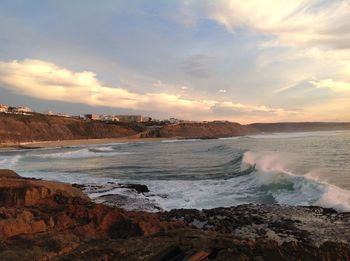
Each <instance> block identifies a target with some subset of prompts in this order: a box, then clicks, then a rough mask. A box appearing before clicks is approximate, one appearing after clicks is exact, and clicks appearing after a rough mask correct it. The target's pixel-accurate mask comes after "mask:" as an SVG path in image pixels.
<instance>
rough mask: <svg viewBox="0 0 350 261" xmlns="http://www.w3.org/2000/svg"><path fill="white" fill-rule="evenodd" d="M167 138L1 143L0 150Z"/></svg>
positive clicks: (148, 139) (147, 139)
mask: <svg viewBox="0 0 350 261" xmlns="http://www.w3.org/2000/svg"><path fill="white" fill-rule="evenodd" d="M162 140H167V138H134V137H133V138H128V137H126V138H104V139H75V140H53V141H31V142H19V143H18V142H7V143H0V150H11V149H36V148H38V149H40V148H62V147H72V146H82V145H103V144H113V143H127V142H133V143H137V142H152V141H162Z"/></svg>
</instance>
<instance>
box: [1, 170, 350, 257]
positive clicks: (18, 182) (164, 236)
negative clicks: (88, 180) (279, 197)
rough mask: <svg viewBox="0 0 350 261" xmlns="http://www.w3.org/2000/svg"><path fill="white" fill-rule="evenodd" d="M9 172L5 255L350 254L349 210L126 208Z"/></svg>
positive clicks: (4, 182)
mask: <svg viewBox="0 0 350 261" xmlns="http://www.w3.org/2000/svg"><path fill="white" fill-rule="evenodd" d="M3 173H5V174H4V176H2V177H1V178H0V200H1V206H0V260H50V259H55V260H126V261H128V260H155V261H156V260H179V261H200V260H349V259H350V244H349V242H350V230H349V226H350V213H338V212H336V211H334V210H332V209H324V208H321V207H291V206H279V205H241V206H237V207H229V208H216V209H208V210H201V211H200V210H191V209H178V210H172V211H170V212H160V213H147V212H136V211H126V210H124V209H121V208H115V207H110V206H107V205H102V204H95V203H92V202H91V201H90V200H88V199H87V197H86V196H85V195H84V194H83V193H82V192H81V191H80V190H79V189H78V188H74V187H72V186H71V185H69V184H64V183H59V182H49V181H43V180H35V179H25V178H21V177H19V176H18V175H15V173H12V172H6V171H5V172H3ZM6 173H7V174H6ZM135 194H136V192H135Z"/></svg>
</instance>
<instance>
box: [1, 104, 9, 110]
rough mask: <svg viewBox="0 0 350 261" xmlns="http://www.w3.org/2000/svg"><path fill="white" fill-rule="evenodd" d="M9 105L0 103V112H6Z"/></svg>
mask: <svg viewBox="0 0 350 261" xmlns="http://www.w3.org/2000/svg"><path fill="white" fill-rule="evenodd" d="M8 111H9V106H8V105H5V104H0V112H8Z"/></svg>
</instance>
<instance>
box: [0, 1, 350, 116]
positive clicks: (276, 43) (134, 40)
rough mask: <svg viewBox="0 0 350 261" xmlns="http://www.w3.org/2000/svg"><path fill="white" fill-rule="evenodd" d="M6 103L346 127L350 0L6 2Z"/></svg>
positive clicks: (0, 51)
mask: <svg viewBox="0 0 350 261" xmlns="http://www.w3.org/2000/svg"><path fill="white" fill-rule="evenodd" d="M0 103H6V104H14V105H28V106H31V107H33V108H34V109H35V110H37V111H46V110H53V111H57V112H67V113H71V114H79V113H89V112H96V113H133V114H136V113H137V114H138V113H142V114H145V115H150V116H152V117H154V118H168V117H178V118H182V119H193V120H214V119H218V120H223V119H225V120H231V121H237V122H241V123H248V122H274V121H350V1H349V0H245V1H240V0H167V1H164V0H142V1H141V0H110V1H109V0H103V1H94V0H75V1H71V0H56V1H54V0H42V1H41V0H23V1H18V0H2V1H1V2H0Z"/></svg>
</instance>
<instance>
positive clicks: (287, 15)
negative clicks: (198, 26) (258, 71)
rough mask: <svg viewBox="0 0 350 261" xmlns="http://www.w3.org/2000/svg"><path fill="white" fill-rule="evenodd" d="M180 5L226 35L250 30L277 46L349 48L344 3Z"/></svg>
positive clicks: (230, 0)
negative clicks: (268, 37)
mask: <svg viewBox="0 0 350 261" xmlns="http://www.w3.org/2000/svg"><path fill="white" fill-rule="evenodd" d="M184 6H185V7H186V8H187V11H186V13H187V14H188V13H192V15H193V16H194V17H195V18H197V19H202V18H208V19H211V20H214V21H216V22H217V23H219V24H222V25H223V26H225V27H226V28H227V30H229V31H230V32H235V31H237V30H238V29H240V28H250V29H251V30H253V31H256V32H260V33H263V34H268V35H272V36H276V37H277V43H279V44H284V45H294V46H299V45H322V46H328V47H332V48H336V49H344V48H350V22H349V17H350V2H349V1H347V0H340V1H322V0H293V1H290V0H264V1H261V0H245V1H241V0H216V1H210V0H193V1H184ZM188 10H190V11H188ZM274 43H275V44H276V42H274Z"/></svg>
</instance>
